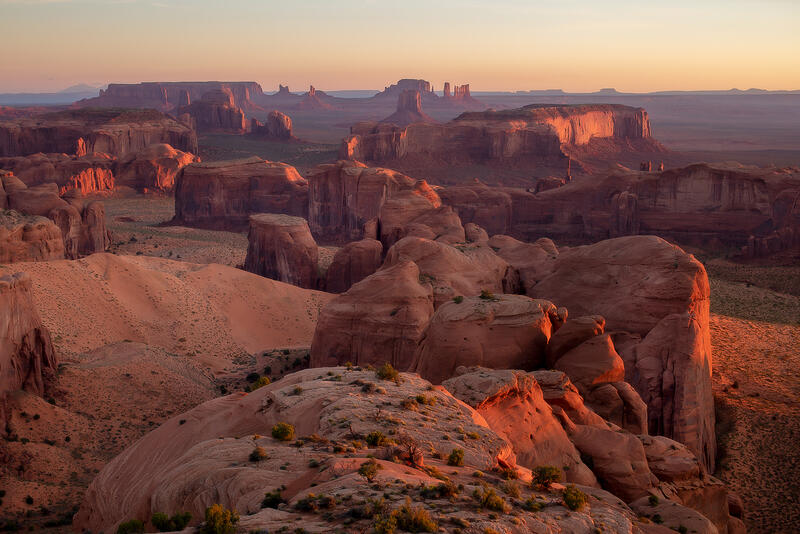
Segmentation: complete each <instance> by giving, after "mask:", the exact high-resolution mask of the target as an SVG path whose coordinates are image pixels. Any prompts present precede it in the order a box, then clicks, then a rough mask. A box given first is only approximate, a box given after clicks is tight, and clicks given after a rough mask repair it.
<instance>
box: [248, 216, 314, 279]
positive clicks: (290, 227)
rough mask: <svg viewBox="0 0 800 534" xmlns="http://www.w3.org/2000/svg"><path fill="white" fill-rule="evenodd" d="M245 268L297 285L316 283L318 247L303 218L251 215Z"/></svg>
mask: <svg viewBox="0 0 800 534" xmlns="http://www.w3.org/2000/svg"><path fill="white" fill-rule="evenodd" d="M247 240H248V247H247V258H246V259H245V262H244V269H245V271H249V272H251V273H255V274H258V275H261V276H265V277H267V278H272V279H273V280H279V281H281V282H286V283H288V284H292V285H295V286H299V287H304V288H307V289H313V288H316V287H317V263H318V261H319V251H318V250H317V243H316V242H315V241H314V238H313V237H311V231H310V230H309V229H308V223H306V220H305V219H303V218H300V217H293V216H291V215H282V214H275V213H260V214H257V215H251V216H250V231H249V233H248V234H247Z"/></svg>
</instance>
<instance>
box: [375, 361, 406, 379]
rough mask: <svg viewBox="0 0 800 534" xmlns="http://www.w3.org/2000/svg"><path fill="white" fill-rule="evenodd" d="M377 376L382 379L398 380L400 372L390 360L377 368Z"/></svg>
mask: <svg viewBox="0 0 800 534" xmlns="http://www.w3.org/2000/svg"><path fill="white" fill-rule="evenodd" d="M375 376H377V377H378V378H380V379H381V380H393V381H395V382H397V380H399V378H400V372H399V371H398V370H397V369H395V368H394V367H392V365H391V364H390V363H389V362H386V363H384V364H383V365H381V366H380V367H378V368H377V369H376V370H375Z"/></svg>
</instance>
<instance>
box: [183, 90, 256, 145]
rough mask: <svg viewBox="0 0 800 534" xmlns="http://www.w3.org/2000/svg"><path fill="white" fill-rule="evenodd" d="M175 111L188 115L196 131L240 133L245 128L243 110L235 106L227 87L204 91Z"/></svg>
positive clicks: (231, 93)
mask: <svg viewBox="0 0 800 534" xmlns="http://www.w3.org/2000/svg"><path fill="white" fill-rule="evenodd" d="M177 113H178V115H179V116H183V115H189V116H190V117H191V118H192V122H193V124H194V125H195V128H196V129H197V131H198V132H222V133H232V134H242V133H244V132H245V131H246V130H247V122H246V121H245V116H244V111H242V109H241V108H239V107H238V106H236V103H235V99H234V96H233V92H232V91H231V90H230V89H229V88H228V87H222V88H220V89H215V90H213V91H209V92H207V93H204V94H203V96H202V97H200V100H198V101H196V102H194V103H192V104H189V105H187V106H183V107H181V108H178V112H177Z"/></svg>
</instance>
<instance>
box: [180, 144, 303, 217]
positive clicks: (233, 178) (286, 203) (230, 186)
mask: <svg viewBox="0 0 800 534" xmlns="http://www.w3.org/2000/svg"><path fill="white" fill-rule="evenodd" d="M307 209H308V184H307V182H306V180H305V179H304V178H303V177H302V176H300V175H299V174H298V173H297V170H296V169H295V168H294V167H292V166H290V165H286V164H285V163H274V162H271V161H265V160H263V159H260V158H257V157H252V158H247V159H239V160H229V161H216V162H210V163H192V164H190V165H187V166H186V167H184V168H183V169H181V171H180V172H179V173H178V177H177V179H176V181H175V218H174V219H173V222H175V223H176V224H183V225H187V226H198V227H203V228H214V229H220V230H244V229H245V228H247V225H248V218H249V217H250V215H252V214H256V213H283V214H285V215H294V216H298V217H306V215H307Z"/></svg>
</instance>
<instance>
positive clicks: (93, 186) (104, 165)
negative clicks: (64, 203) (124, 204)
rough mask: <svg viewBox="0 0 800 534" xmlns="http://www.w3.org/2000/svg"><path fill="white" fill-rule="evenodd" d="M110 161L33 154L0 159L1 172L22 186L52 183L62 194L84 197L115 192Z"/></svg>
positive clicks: (104, 157) (101, 156)
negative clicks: (70, 192) (11, 175)
mask: <svg viewBox="0 0 800 534" xmlns="http://www.w3.org/2000/svg"><path fill="white" fill-rule="evenodd" d="M112 165H113V160H112V158H111V157H110V156H108V155H107V154H87V155H84V156H69V155H67V154H41V153H39V154H32V155H30V156H16V157H9V158H0V169H5V170H8V171H11V172H13V173H14V175H15V176H16V177H18V178H19V179H20V180H22V182H24V183H25V185H28V186H32V185H39V184H43V183H50V182H52V183H55V184H56V185H58V187H59V190H60V191H61V193H64V192H65V191H67V190H68V189H78V190H79V191H80V192H81V193H83V194H89V193H102V192H107V191H111V190H113V189H114V174H113V172H112Z"/></svg>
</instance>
